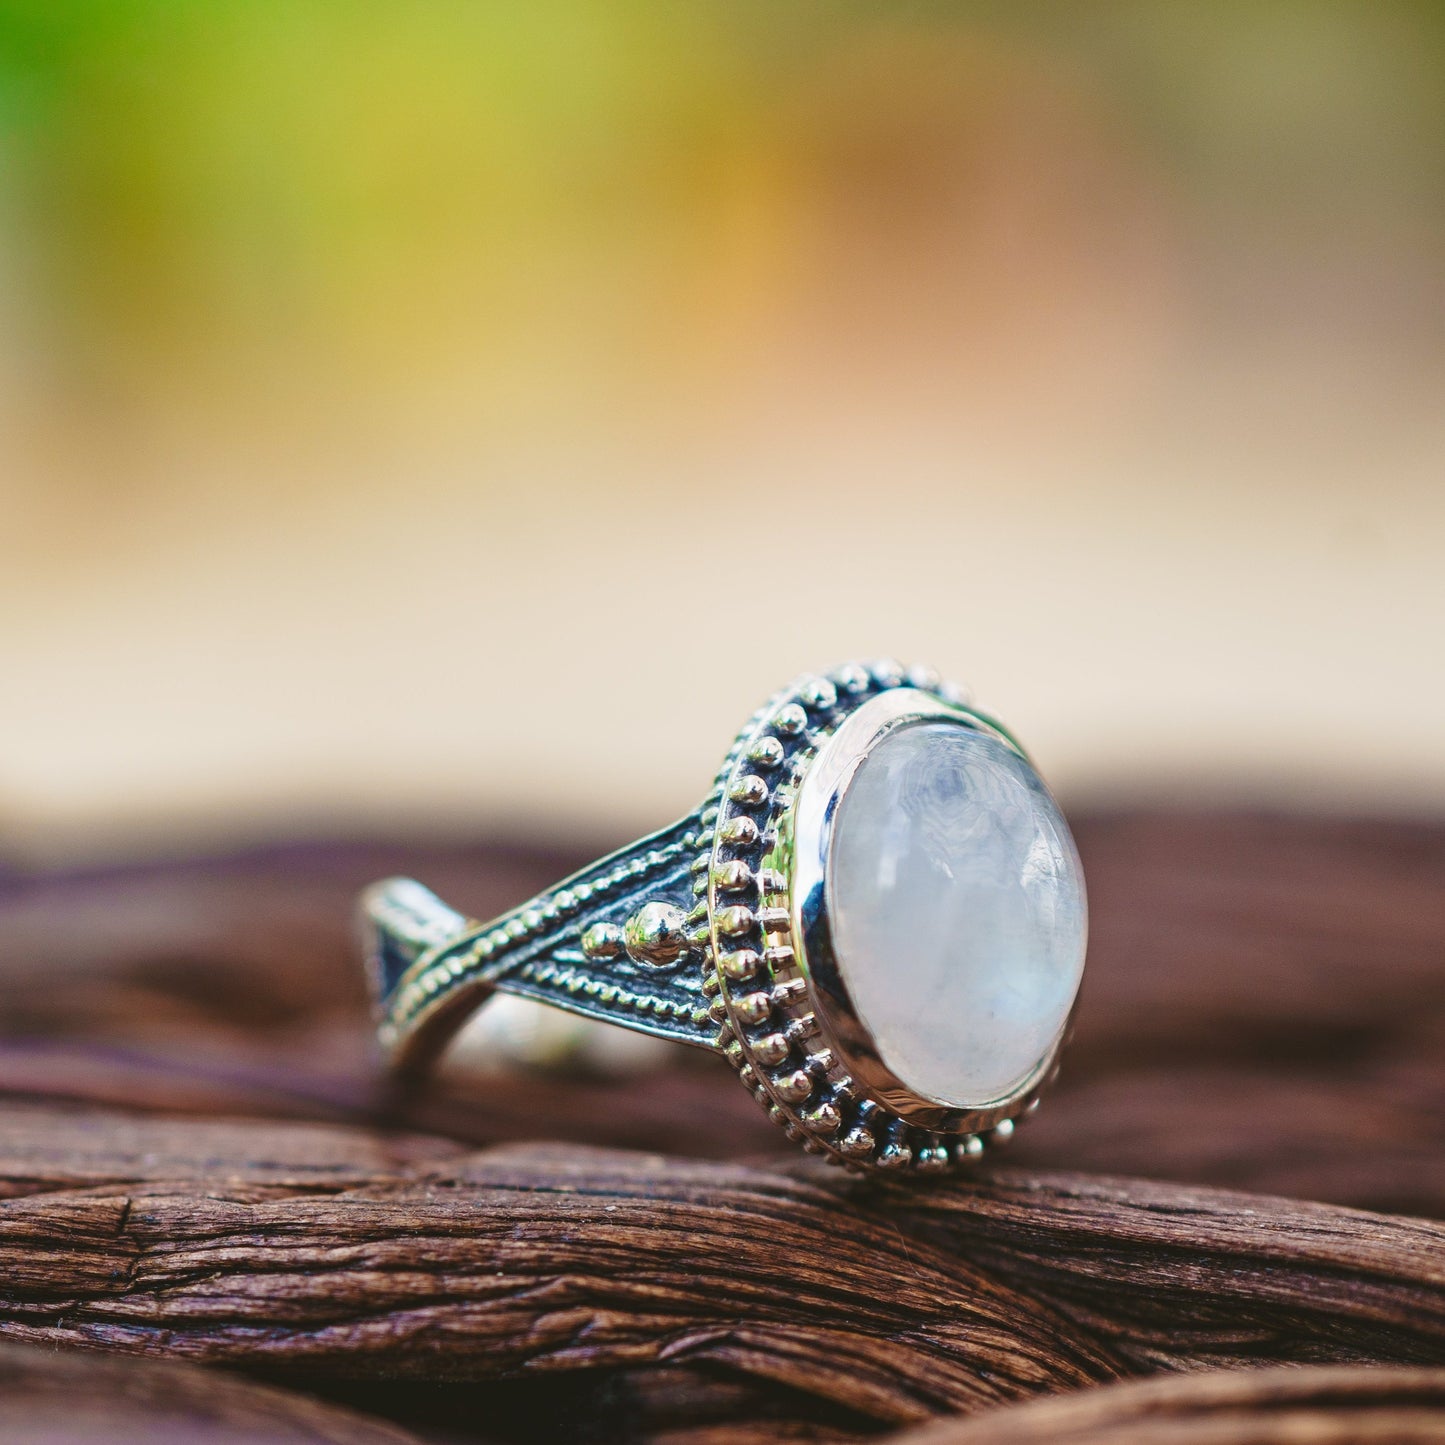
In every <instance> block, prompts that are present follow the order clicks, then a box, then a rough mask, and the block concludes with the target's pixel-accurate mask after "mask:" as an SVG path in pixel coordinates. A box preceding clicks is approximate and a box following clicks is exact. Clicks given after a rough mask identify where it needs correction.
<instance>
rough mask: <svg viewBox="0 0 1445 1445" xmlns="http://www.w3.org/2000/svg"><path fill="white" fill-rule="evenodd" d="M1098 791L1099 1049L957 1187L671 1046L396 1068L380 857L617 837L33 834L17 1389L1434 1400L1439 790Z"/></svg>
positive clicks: (1064, 1402)
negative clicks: (146, 858)
mask: <svg viewBox="0 0 1445 1445" xmlns="http://www.w3.org/2000/svg"><path fill="white" fill-rule="evenodd" d="M1078 833H1079V841H1080V848H1081V852H1082V853H1083V855H1084V859H1085V865H1086V868H1087V870H1088V875H1089V880H1090V887H1091V904H1092V913H1093V941H1092V944H1091V954H1090V966H1089V980H1088V984H1087V988H1086V994H1085V1001H1084V1005H1083V1008H1082V1009H1081V1013H1080V1020H1079V1028H1078V1032H1077V1037H1076V1039H1075V1042H1074V1044H1073V1046H1072V1048H1071V1050H1070V1053H1069V1055H1068V1061H1067V1068H1066V1072H1065V1076H1064V1078H1063V1080H1062V1081H1061V1083H1060V1085H1059V1087H1058V1089H1057V1090H1056V1092H1055V1094H1054V1095H1053V1096H1052V1097H1051V1098H1050V1099H1049V1100H1048V1101H1047V1102H1046V1105H1045V1108H1044V1109H1043V1110H1042V1111H1041V1113H1040V1115H1039V1117H1038V1119H1037V1120H1036V1121H1034V1122H1033V1123H1032V1124H1030V1126H1029V1127H1028V1129H1026V1130H1024V1131H1023V1132H1022V1133H1021V1135H1020V1137H1019V1139H1018V1140H1017V1141H1016V1144H1015V1146H1014V1147H1013V1149H1012V1151H1011V1153H1010V1154H1009V1155H1008V1156H1007V1157H1006V1158H1003V1159H1001V1160H1000V1161H999V1162H996V1163H994V1162H991V1163H990V1164H989V1165H988V1166H987V1167H985V1168H983V1169H980V1170H979V1171H978V1173H977V1174H976V1175H975V1176H973V1177H972V1178H970V1179H969V1180H967V1181H963V1182H960V1183H956V1184H948V1185H945V1186H943V1187H941V1188H939V1187H931V1188H930V1187H925V1188H913V1187H909V1186H906V1185H902V1184H898V1183H892V1182H886V1183H881V1184H880V1183H873V1182H869V1181H866V1180H858V1179H855V1178H854V1177H853V1176H850V1175H845V1174H843V1173H841V1172H840V1171H836V1170H831V1169H826V1168H824V1167H823V1166H821V1165H819V1164H817V1163H816V1162H815V1161H812V1160H809V1159H806V1158H804V1157H802V1156H799V1155H796V1154H795V1153H794V1151H793V1150H792V1148H791V1146H788V1145H787V1144H786V1141H784V1140H783V1139H782V1138H781V1136H780V1135H778V1134H777V1132H776V1131H775V1130H774V1129H773V1128H772V1126H771V1125H769V1124H768V1123H767V1121H766V1120H765V1119H764V1118H763V1116H762V1114H761V1113H760V1112H759V1111H757V1109H756V1106H755V1105H754V1104H753V1102H752V1101H751V1099H750V1098H748V1097H747V1096H746V1094H745V1093H744V1092H743V1091H742V1090H741V1089H739V1088H738V1087H737V1085H736V1082H735V1081H734V1080H732V1078H731V1075H730V1071H728V1070H727V1069H726V1066H724V1065H722V1064H721V1063H720V1062H718V1061H716V1060H713V1059H711V1058H708V1057H707V1056H705V1055H701V1054H694V1053H692V1052H689V1051H686V1050H679V1051H678V1055H677V1057H676V1058H675V1059H672V1060H670V1061H669V1062H668V1063H667V1064H666V1066H665V1067H664V1068H662V1069H661V1070H659V1071H656V1072H653V1073H650V1074H646V1075H642V1076H639V1077H634V1078H628V1079H605V1078H558V1077H544V1076H540V1075H529V1076H517V1075H493V1076H487V1077H483V1076H478V1075H476V1074H463V1073H460V1072H458V1071H455V1070H454V1071H453V1072H452V1073H451V1074H449V1075H448V1076H447V1077H446V1078H445V1079H444V1080H443V1081H442V1082H441V1084H440V1085H439V1086H437V1087H434V1088H432V1089H429V1090H427V1091H425V1092H422V1093H411V1094H405V1095H404V1094H400V1093H397V1092H396V1091H394V1090H392V1089H390V1088H388V1087H387V1086H386V1085H385V1084H383V1083H382V1082H381V1081H379V1080H378V1079H377V1077H376V1075H375V1072H374V1070H373V1067H372V1063H371V1058H370V1054H369V1050H368V1048H367V1046H366V1031H365V1019H364V1008H365V1006H364V999H363V996H362V991H361V987H360V975H359V970H358V968H357V964H356V960H355V957H354V953H353V947H352V943H351V936H350V923H351V919H350V902H351V896H352V894H353V892H354V890H355V889H356V887H357V886H359V885H360V884H361V883H363V882H365V881H367V880H369V879H370V878H372V877H375V876H379V875H381V874H384V873H388V872H395V871H408V872H413V873H415V874H417V875H419V876H422V877H425V878H426V879H427V880H428V881H429V882H432V883H434V884H435V885H436V886H437V887H438V889H439V891H442V892H443V893H444V895H445V896H448V897H449V898H451V899H453V900H455V901H456V902H457V903H458V904H459V905H461V906H464V907H467V908H469V909H470V910H471V911H473V912H475V913H478V914H487V913H491V912H495V911H500V910H501V909H502V908H504V907H506V906H508V905H510V904H512V903H515V902H517V901H519V900H520V899H521V898H523V897H525V896H526V895H527V894H529V893H530V892H532V891H533V890H534V889H535V888H537V887H539V886H542V885H544V884H546V883H548V882H550V881H552V880H553V879H554V878H556V877H557V876H560V875H561V874H562V873H563V872H565V871H567V870H568V869H569V867H570V866H572V864H573V863H575V862H580V861H584V860H585V857H586V856H590V855H591V853H592V852H594V851H600V850H601V849H603V848H605V847H606V846H608V843H609V841H611V840H607V839H599V840H596V847H595V849H592V848H588V849H579V850H578V851H577V852H576V853H575V854H574V855H572V856H570V857H569V856H563V855H561V854H560V853H556V852H553V851H550V850H544V849H535V850H526V849H522V848H506V849H503V848H499V847H489V846H477V847H461V846H455V847H433V848H422V847H417V846H414V845H413V846H395V847H386V846H370V845H362V844H347V845H340V844H327V845H323V844H315V843H311V844H306V843H297V844H291V845H286V846H278V847H273V848H267V849H255V850H251V851H248V852H245V853H241V854H237V855H234V856H230V857H226V858H212V859H202V860H196V859H174V860H170V861H164V862H151V863H146V864H140V863H137V864H133V865H130V866H126V867H117V868H112V869H109V870H105V871H100V870H96V871H91V872H87V873H75V872H72V873H68V874H59V873H53V872H48V873H47V872H39V871H36V870H27V869H25V868H22V867H20V866H18V865H14V866H11V867H9V868H0V1095H3V1098H0V1342H3V1344H4V1347H5V1354H4V1356H3V1358H0V1378H3V1379H5V1380H6V1381H8V1382H9V1383H10V1389H9V1394H10V1396H11V1403H12V1407H13V1408H15V1409H23V1408H25V1406H24V1402H25V1401H26V1400H28V1399H34V1400H35V1401H40V1400H41V1399H42V1397H45V1398H48V1399H50V1400H51V1401H52V1403H53V1402H54V1400H56V1399H58V1398H62V1397H63V1396H64V1395H65V1394H66V1393H72V1394H78V1393H83V1394H84V1397H85V1402H86V1406H85V1409H84V1410H83V1411H81V1410H79V1409H77V1410H76V1412H75V1413H74V1417H73V1418H72V1419H70V1421H69V1424H67V1423H66V1419H65V1418H63V1417H62V1418H58V1419H57V1418H55V1412H54V1411H53V1410H52V1411H51V1413H50V1414H49V1415H44V1421H45V1422H48V1423H45V1429H44V1430H43V1431H42V1430H41V1429H40V1428H39V1425H38V1424H37V1425H36V1429H35V1431H34V1432H33V1433H35V1435H36V1438H41V1436H42V1435H43V1437H44V1438H47V1439H49V1438H55V1439H71V1438H73V1439H76V1440H81V1439H87V1440H88V1439H91V1438H96V1437H97V1436H98V1435H99V1434H104V1433H105V1429H104V1422H105V1421H106V1420H107V1419H111V1420H112V1423H113V1428H112V1429H111V1431H110V1435H109V1436H108V1438H125V1432H126V1431H127V1430H134V1431H135V1432H136V1433H137V1434H144V1433H145V1430H146V1429H147V1428H151V1427H153V1428H152V1438H165V1437H166V1435H167V1433H168V1432H169V1433H171V1434H177V1432H178V1431H179V1432H180V1433H179V1434H177V1438H182V1437H183V1436H184V1431H185V1426H184V1421H185V1419H186V1418H187V1412H188V1411H191V1410H194V1411H195V1412H198V1413H196V1415H195V1418H196V1421H197V1424H196V1429H195V1431H194V1434H193V1438H211V1437H212V1436H214V1437H215V1438H220V1437H221V1436H222V1435H225V1434H226V1432H228V1431H229V1432H230V1435H231V1436H234V1437H235V1438H255V1439H271V1438H276V1439H287V1440H290V1439H311V1438H315V1439H337V1440H347V1439H352V1438H355V1439H371V1438H375V1439H378V1440H380V1439H390V1438H407V1432H410V1433H411V1435H412V1436H415V1437H418V1438H426V1439H433V1440H499V1441H514V1440H516V1441H521V1440H545V1439H571V1438H576V1439H584V1440H598V1441H604V1440H605V1441H612V1440H616V1441H622V1440H653V1441H668V1442H677V1445H683V1442H687V1445H711V1442H718V1445H721V1442H724V1441H737V1442H742V1441H752V1440H769V1439H819V1440H834V1439H836V1440H843V1439H857V1438H873V1437H877V1436H878V1435H880V1434H887V1433H889V1432H899V1431H901V1432H903V1433H902V1434H900V1435H899V1439H900V1440H905V1439H907V1440H911V1439H914V1438H917V1439H918V1440H919V1441H920V1442H921V1441H923V1440H925V1439H928V1440H936V1441H938V1442H939V1445H942V1442H943V1441H945V1440H947V1441H952V1440H955V1439H956V1440H958V1441H960V1442H962V1441H995V1440H997V1441H1000V1442H1003V1441H1015V1440H1017V1441H1020V1442H1022V1441H1032V1440H1045V1439H1061V1440H1064V1439H1067V1440H1074V1439H1077V1440H1080V1441H1084V1440H1095V1439H1097V1440H1106V1439H1119V1440H1124V1441H1132V1440H1135V1439H1139V1440H1144V1439H1159V1440H1179V1441H1181V1442H1184V1441H1190V1442H1192V1441H1199V1442H1205V1441H1209V1442H1222V1441H1236V1440H1237V1441H1246V1440H1249V1441H1253V1440H1260V1441H1273V1440H1279V1441H1281V1442H1283V1441H1285V1440H1289V1441H1295V1440H1300V1441H1316V1440H1318V1441H1326V1440H1345V1439H1356V1438H1358V1439H1362V1440H1385V1439H1404V1440H1416V1439H1422V1440H1423V1439H1445V1386H1442V1378H1445V1376H1442V1371H1441V1370H1440V1369H1434V1368H1432V1367H1436V1366H1438V1367H1445V1223H1442V1222H1441V1221H1442V1220H1445V828H1440V827H1433V826H1429V825H1426V824H1423V823H1421V824H1411V823H1402V822H1389V823H1385V822H1358V821H1347V820H1338V819H1299V818H1296V819H1288V818H1271V817H1262V816H1251V815H1240V814H1233V815H1230V814H1184V813H1167V812H1166V813H1161V812H1143V811H1140V812H1134V813H1128V814H1122V813H1121V814H1117V815H1111V816H1096V817H1092V818H1085V819H1083V820H1082V821H1081V822H1080V824H1079V827H1078ZM159 1361H170V1362H173V1365H174V1368H173V1369H172V1371H171V1373H170V1374H166V1368H167V1367H165V1366H163V1365H159V1364H158V1363H157V1362H159ZM37 1362H38V1363H37ZM175 1362H179V1363H175ZM51 1365H53V1366H54V1367H55V1369H56V1370H57V1371H59V1372H60V1375H58V1376H56V1377H55V1378H57V1379H59V1378H62V1377H63V1379H65V1380H71V1379H74V1380H76V1381H78V1380H79V1378H80V1377H81V1375H83V1374H84V1373H85V1372H86V1371H94V1374H93V1376H92V1377H91V1379H92V1383H91V1384H89V1385H87V1386H84V1387H82V1386H80V1385H79V1384H72V1385H65V1384H60V1385H56V1386H54V1387H53V1388H52V1387H51V1386H49V1385H46V1384H45V1379H46V1378H49V1377H47V1376H46V1373H45V1372H46V1369H48V1368H50V1366H51ZM1281 1365H1289V1366H1293V1367H1295V1368H1293V1369H1290V1370H1288V1371H1284V1372H1281V1371H1280V1370H1279V1369H1277V1368H1275V1369H1259V1368H1253V1367H1257V1366H1274V1367H1278V1366H1281ZM122 1367H123V1369H122ZM153 1368H155V1369H160V1370H161V1374H158V1375H155V1376H152V1375H151V1374H150V1373H149V1371H151V1370H152V1369H153ZM142 1370H143V1371H144V1372H145V1374H144V1378H145V1379H146V1380H150V1379H152V1378H154V1379H155V1380H157V1381H159V1382H160V1383H158V1384H156V1385H155V1386H154V1387H152V1386H151V1385H149V1384H147V1385H145V1386H144V1387H143V1388H142V1386H140V1385H137V1386H135V1387H134V1389H130V1390H129V1393H128V1392H127V1387H124V1386H123V1382H124V1381H126V1380H130V1379H141V1378H142V1376H141V1374H138V1373H136V1372H138V1371H142ZM6 1371H9V1373H8V1374H7V1373H4V1372H6ZM65 1372H74V1375H73V1376H72V1375H70V1374H66V1373H65ZM197 1375H199V1376H200V1378H202V1379H203V1380H215V1381H217V1382H223V1383H224V1385H225V1388H226V1389H227V1390H232V1391H235V1392H239V1393H236V1394H234V1395H226V1396H224V1399H225V1400H226V1401H230V1400H234V1401H235V1402H236V1403H235V1405H234V1409H235V1411H236V1412H238V1413H237V1414H236V1415H235V1418H231V1417H229V1416H227V1415H226V1414H225V1409H229V1408H231V1407H230V1406H229V1405H227V1406H226V1407H225V1409H223V1408H222V1406H221V1405H220V1404H217V1405H216V1409H215V1411H213V1413H212V1415H209V1416H204V1417H203V1414H202V1413H200V1412H201V1407H202V1404H203V1403H204V1402H205V1400H206V1399H207V1398H208V1397H206V1395H205V1393H204V1391H203V1392H202V1393H201V1394H200V1395H195V1394H192V1395H187V1394H186V1390H187V1388H189V1387H188V1385H187V1384H186V1381H189V1380H192V1379H193V1378H194V1377H196V1376H197ZM1142 1377H1153V1378H1149V1379H1145V1378H1142ZM22 1379H23V1380H26V1381H29V1382H30V1383H29V1384H27V1385H25V1386H24V1387H23V1388H22V1386H21V1384H19V1383H17V1382H18V1381H20V1380H22ZM258 1381H260V1382H265V1384H264V1387H263V1386H262V1385H261V1384H257V1383H255V1382H258ZM152 1389H153V1391H154V1393H152V1394H146V1393H145V1391H147V1390H152ZM47 1390H48V1391H49V1394H48V1395H47V1393H46V1392H47ZM137 1390H139V1391H140V1392H141V1393H140V1394H139V1395H137V1394H136V1391H137ZM247 1391H263V1394H264V1398H263V1395H254V1396H253V1395H247V1394H246V1392H247ZM214 1399H215V1400H216V1401H222V1399H223V1397H222V1395H220V1394H217V1395H216V1396H215V1397H214ZM188 1400H190V1401H192V1404H189V1405H188V1404H187V1403H186V1402H187V1401H188ZM107 1402H109V1403H107ZM248 1402H251V1403H248ZM293 1407H294V1408H293ZM47 1408H49V1407H47ZM34 1409H35V1412H36V1413H35V1414H34V1418H33V1420H32V1422H31V1423H32V1424H35V1423H36V1422H37V1421H41V1418H42V1415H43V1414H44V1412H43V1411H42V1410H41V1407H40V1405H39V1404H36V1405H35V1407H34ZM148 1410H149V1411H151V1413H152V1414H153V1415H154V1416H155V1418H154V1420H152V1421H151V1426H149V1427H148V1426H146V1425H145V1423H144V1420H145V1412H146V1411H148ZM288 1410H289V1411H290V1413H287V1412H288ZM217 1411H219V1413H216V1412H217ZM248 1411H249V1412H250V1413H247V1412H248ZM267 1411H270V1412H271V1413H270V1414H267V1413H266V1412H267ZM307 1411H311V1412H312V1413H310V1414H308V1413H307ZM355 1411H361V1412H365V1413H364V1414H357V1413H354V1412H355ZM108 1412H112V1413H109V1414H108ZM318 1412H319V1413H318ZM3 1423H4V1422H3V1421H0V1424H3ZM1166 1427H1167V1428H1166ZM67 1429H68V1430H70V1432H71V1433H69V1434H66V1433H65V1431H66V1430H67ZM368 1429H370V1430H373V1431H375V1432H379V1433H375V1434H373V1435H370V1436H368V1435H366V1434H365V1433H364V1432H365V1431H366V1430H368ZM328 1430H330V1431H333V1432H335V1433H332V1434H327V1433H325V1432H326V1431H328ZM347 1430H351V1431H353V1432H354V1431H361V1432H362V1433H359V1434H356V1433H353V1434H346V1433H345V1432H346V1431H347ZM287 1431H290V1432H291V1433H289V1434H288V1433H286V1432H287ZM307 1431H310V1432H311V1433H310V1434H307V1433H305V1432H307ZM387 1431H390V1432H391V1433H390V1434H387V1433H385V1432H387ZM930 1431H932V1432H936V1433H933V1434H930V1433H928V1432H930ZM1151 1431H1152V1432H1153V1433H1150V1432H1151ZM1392 1431H1393V1432H1394V1433H1390V1432H1392ZM47 1432H48V1433H47ZM207 1432H209V1434H208V1433H207ZM919 1432H922V1433H919ZM0 1433H3V1431H0ZM228 1438H229V1437H228Z"/></svg>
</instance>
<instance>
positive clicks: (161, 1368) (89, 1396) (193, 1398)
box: [0, 1343, 417, 1445]
mask: <svg viewBox="0 0 1445 1445" xmlns="http://www.w3.org/2000/svg"><path fill="white" fill-rule="evenodd" d="M0 1439H3V1440H7V1441H11V1442H23V1445H91V1442H94V1445H131V1442H134V1445H141V1442H146V1445H151V1442H166V1441H175V1442H177V1445H181V1442H192V1441H194V1442H198V1445H242V1442H249V1445H417V1437H416V1436H415V1435H413V1434H411V1433H410V1432H409V1431H406V1430H402V1429H400V1428H398V1427H396V1426H394V1425H388V1424H386V1423H384V1422H382V1421H380V1420H375V1419H368V1418H367V1417H366V1416H363V1415H360V1414H357V1413H356V1412H355V1411H353V1410H346V1409H341V1408H339V1407H337V1406H335V1405H329V1404H324V1403H322V1402H321V1401H319V1400H313V1399H310V1398H308V1397H307V1396H305V1395H302V1394H298V1393H296V1392H295V1391H293V1390H282V1389H277V1388H276V1387H274V1386H270V1385H264V1384H257V1383H255V1382H253V1381H250V1380H243V1379H239V1378H237V1377H236V1376H234V1375H229V1374H224V1373H222V1372H220V1371H218V1370H202V1369H197V1368H196V1367H195V1366H192V1365H184V1364H179V1363H177V1362H175V1361H168V1360H134V1359H118V1358H115V1357H111V1356H106V1355H99V1354H94V1353H84V1354H82V1353H80V1352H78V1351H68V1352H67V1351H57V1350H49V1349H37V1348H26V1347H24V1346H18V1345H13V1344H3V1343H0Z"/></svg>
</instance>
